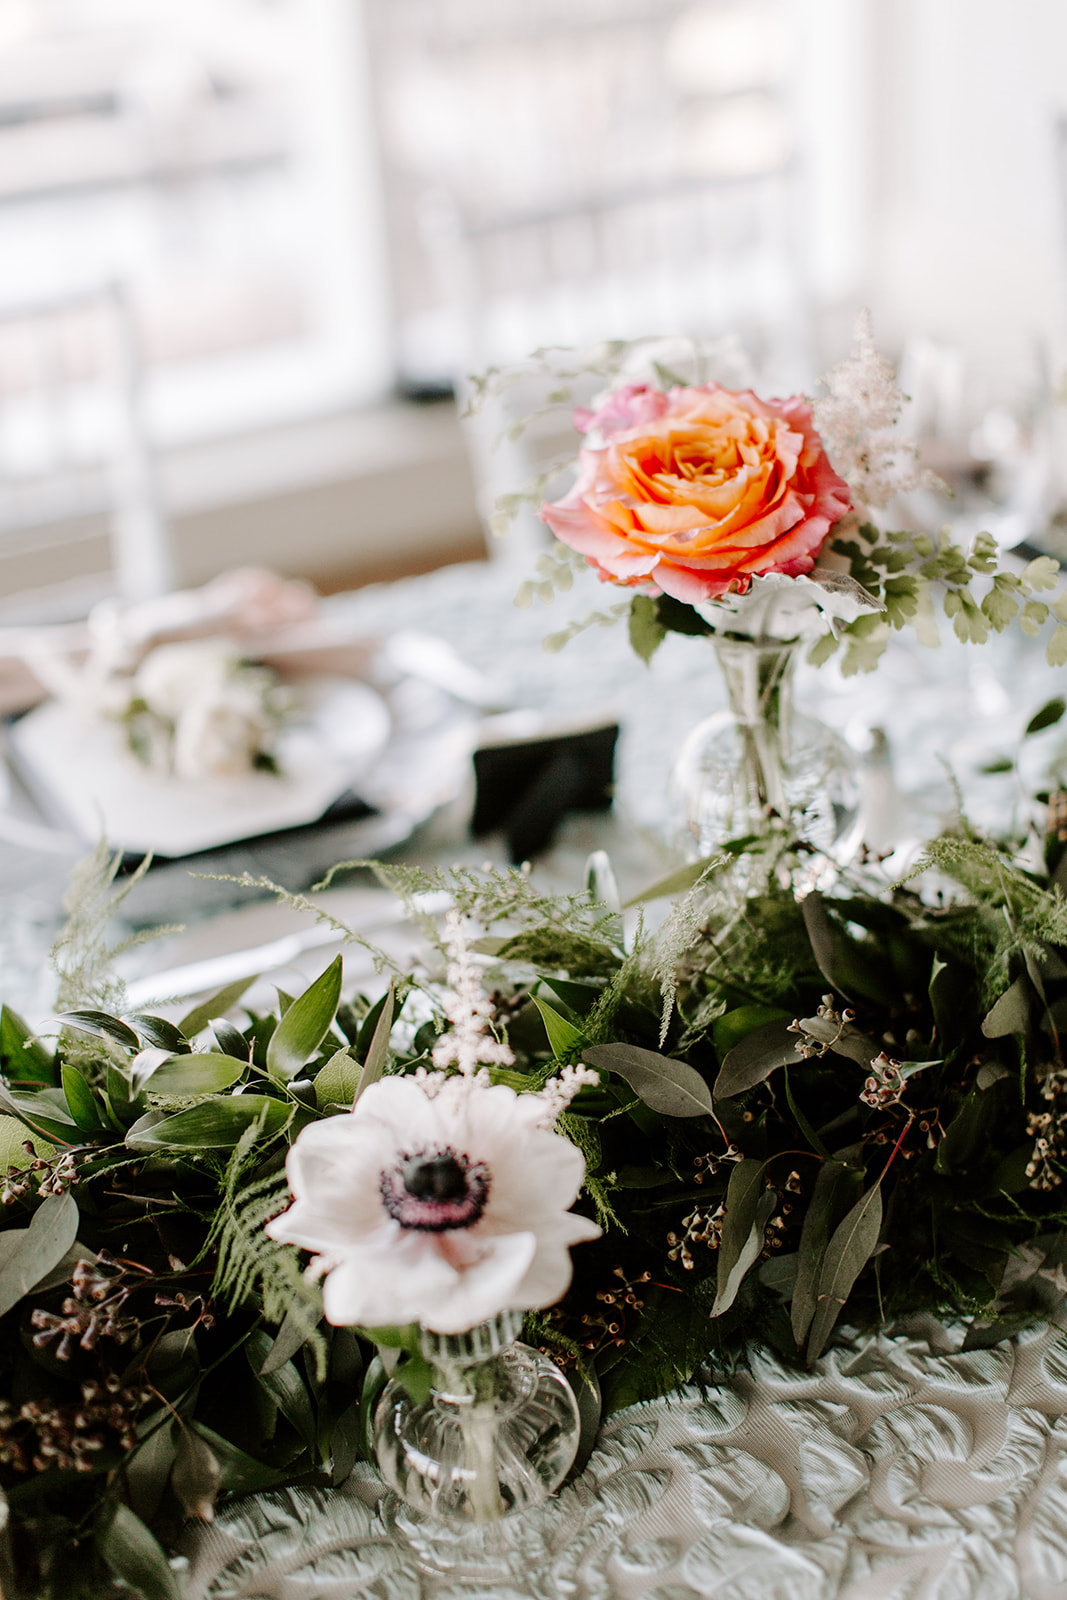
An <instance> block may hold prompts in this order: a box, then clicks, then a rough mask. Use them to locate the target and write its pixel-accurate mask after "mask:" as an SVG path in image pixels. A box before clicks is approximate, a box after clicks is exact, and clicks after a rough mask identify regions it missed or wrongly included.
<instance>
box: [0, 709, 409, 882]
mask: <svg viewBox="0 0 1067 1600" xmlns="http://www.w3.org/2000/svg"><path fill="white" fill-rule="evenodd" d="M296 687H297V692H298V695H299V699H300V705H301V712H300V717H299V721H296V722H294V723H293V724H292V725H291V726H289V727H287V728H286V729H285V730H284V731H283V733H282V735H281V737H280V739H279V741H278V747H277V755H278V761H279V765H280V767H281V771H280V773H278V774H277V775H275V774H273V773H269V772H250V773H248V774H247V776H244V777H240V778H226V779H222V778H217V779H202V780H197V781H195V782H191V781H181V780H178V779H176V778H173V777H169V776H167V775H165V774H162V773H157V772H151V771H149V770H148V769H147V768H146V767H144V766H143V765H142V764H141V763H140V762H139V761H138V760H137V758H136V756H134V755H133V754H132V753H131V752H130V751H129V749H128V748H127V746H126V742H125V739H124V738H123V734H122V731H121V729H120V728H119V727H118V725H117V724H115V723H113V722H109V721H105V720H104V719H102V718H96V717H88V716H86V715H85V713H84V712H82V711H79V710H77V709H75V708H74V707H72V706H70V705H66V704H64V703H62V702H60V701H56V700H52V701H47V702H46V703H45V704H44V705H41V706H38V707H37V709H36V710H35V711H31V712H30V713H29V714H28V715H27V716H25V717H23V718H22V719H21V720H20V721H18V722H16V723H15V724H14V725H13V727H12V729H11V746H12V751H13V754H14V756H15V759H16V761H17V763H18V767H19V770H20V772H21V773H22V775H23V776H24V777H25V779H26V781H27V783H28V784H29V786H30V787H31V789H32V790H33V792H34V793H35V795H36V797H37V799H38V801H39V802H40V804H41V805H42V807H43V809H44V810H45V812H46V814H48V815H49V816H51V817H53V818H55V820H56V821H57V822H59V823H60V824H62V825H63V826H66V827H69V828H71V829H72V830H73V831H74V832H75V833H76V834H78V835H79V836H80V837H81V838H82V839H83V840H85V841H86V843H93V842H94V841H95V840H97V839H98V838H99V837H100V836H101V834H104V835H105V836H106V837H107V839H108V840H109V842H110V843H111V844H112V845H113V846H114V847H116V848H118V849H121V850H127V851H130V852H131V853H140V852H145V851H152V852H153V853H155V854H156V855H164V856H184V855H191V854H192V853H193V852H195V851H197V850H210V849H212V848H214V847H215V846H218V845H224V844H232V843H234V842H236V841H237V840H240V839H251V838H256V837H258V836H260V835H262V834H267V833H274V832H277V831H278V830H280V829H284V828H294V827H299V826H300V825H301V824H303V823H309V822H315V821H317V820H318V818H319V817H321V816H322V814H323V812H324V811H325V810H326V809H327V808H328V807H329V806H330V805H332V804H333V802H334V801H335V800H337V799H338V798H339V797H340V796H341V795H342V794H344V793H345V791H346V790H348V789H351V788H355V789H356V791H357V792H358V790H359V785H360V782H361V780H362V779H363V778H364V777H365V776H366V775H367V774H368V773H369V772H370V769H371V767H372V766H373V764H374V762H375V761H376V760H377V758H378V757H379V756H380V755H381V753H382V751H383V750H384V748H385V746H386V744H387V742H388V739H389V728H390V719H389V713H388V711H387V709H386V707H385V704H384V702H383V701H382V699H381V697H380V696H379V695H377V694H375V692H374V691H373V689H369V688H367V686H366V685H365V684H362V683H357V682H355V681H353V680H352V679H345V678H313V679H305V680H302V681H300V682H299V684H298V685H297V686H296Z"/></svg>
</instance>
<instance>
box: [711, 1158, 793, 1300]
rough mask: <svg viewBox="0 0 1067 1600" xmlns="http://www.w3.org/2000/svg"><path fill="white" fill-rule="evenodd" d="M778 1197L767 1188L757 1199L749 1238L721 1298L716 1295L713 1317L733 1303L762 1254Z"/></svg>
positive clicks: (743, 1246)
mask: <svg viewBox="0 0 1067 1600" xmlns="http://www.w3.org/2000/svg"><path fill="white" fill-rule="evenodd" d="M776 1198H777V1196H776V1195H775V1193H774V1190H773V1189H765V1190H764V1192H763V1193H762V1194H761V1195H760V1197H759V1199H758V1200H757V1202H756V1214H755V1216H754V1217H753V1219H752V1227H751V1231H750V1232H749V1235H748V1238H747V1239H746V1240H745V1242H744V1244H743V1245H742V1247H741V1250H740V1252H739V1254H738V1256H737V1259H736V1260H735V1262H734V1264H733V1268H732V1269H731V1271H730V1274H729V1276H728V1278H727V1280H726V1284H725V1286H724V1289H723V1292H722V1296H721V1298H720V1296H719V1295H718V1294H716V1296H715V1304H714V1305H713V1306H712V1308H711V1315H712V1316H713V1317H718V1316H721V1315H722V1313H723V1312H724V1311H726V1310H728V1309H729V1307H730V1306H732V1305H733V1303H734V1301H735V1300H736V1298H737V1291H738V1290H739V1289H740V1287H741V1282H742V1279H743V1278H744V1276H745V1274H746V1273H747V1272H748V1270H749V1268H750V1267H751V1266H752V1265H753V1264H754V1262H756V1261H758V1260H759V1257H760V1256H761V1255H762V1253H763V1247H764V1244H765V1239H764V1233H765V1230H766V1227H767V1223H768V1222H769V1221H770V1218H771V1213H772V1212H773V1211H774V1206H775V1201H776Z"/></svg>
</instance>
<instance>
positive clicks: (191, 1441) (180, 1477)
mask: <svg viewBox="0 0 1067 1600" xmlns="http://www.w3.org/2000/svg"><path fill="white" fill-rule="evenodd" d="M221 1477H222V1469H221V1468H220V1466H219V1459H218V1456H217V1455H216V1454H215V1452H214V1450H212V1448H211V1446H210V1445H209V1444H208V1442H207V1440H206V1439H205V1438H203V1436H202V1435H201V1434H199V1433H197V1432H196V1430H195V1429H193V1428H190V1427H188V1426H186V1425H185V1424H183V1425H182V1427H181V1430H180V1432H179V1434H178V1444H177V1449H176V1451H175V1457H174V1468H173V1470H172V1472H171V1475H170V1486H171V1488H172V1489H173V1490H174V1493H175V1495H176V1496H177V1498H178V1503H179V1504H180V1506H181V1508H182V1510H183V1511H184V1513H185V1515H186V1516H187V1517H193V1518H195V1519H196V1520H197V1521H198V1522H214V1520H215V1500H216V1498H217V1496H218V1492H219V1482H220V1479H221Z"/></svg>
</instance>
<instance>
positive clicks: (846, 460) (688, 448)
mask: <svg viewBox="0 0 1067 1600" xmlns="http://www.w3.org/2000/svg"><path fill="white" fill-rule="evenodd" d="M682 343H683V344H684V343H685V342H684V341H683V342H682ZM678 344H679V341H672V342H670V343H669V346H668V347H667V348H666V349H664V348H663V346H664V341H656V340H639V341H636V342H634V343H631V344H627V343H616V344H613V345H611V346H608V347H605V348H603V349H600V350H596V351H592V352H589V353H588V355H582V354H580V353H577V352H573V351H563V352H553V351H548V352H544V353H542V357H541V360H540V366H539V367H538V365H537V363H534V364H533V365H532V368H531V370H535V371H537V370H539V371H541V372H542V374H543V375H544V376H546V377H550V378H552V379H553V389H552V396H551V402H550V408H559V407H562V406H565V405H567V404H568V403H571V400H572V396H573V394H574V392H575V387H576V385H577V384H578V382H579V381H581V380H583V379H584V380H586V381H589V380H591V379H593V378H595V377H596V376H600V377H601V378H606V379H607V380H608V383H607V387H606V389H605V390H603V391H602V393H601V394H600V396H599V397H598V398H597V399H596V400H595V401H594V403H593V404H592V405H591V406H578V407H577V408H576V409H575V410H574V412H573V419H574V425H575V427H576V428H577V430H578V431H579V432H580V433H581V434H582V435H583V444H582V446H581V448H580V449H579V452H578V459H577V464H576V476H575V479H574V482H573V484H572V486H571V488H570V489H569V491H568V492H567V493H566V494H565V495H564V496H563V497H562V498H561V499H559V500H556V501H552V502H548V503H544V502H543V496H544V491H545V488H546V487H547V486H548V485H549V484H552V483H553V482H555V481H557V480H558V479H559V477H560V476H561V473H563V472H566V471H567V470H568V468H569V467H571V466H573V463H571V462H570V460H569V458H563V459H562V460H556V461H553V462H552V463H550V465H549V467H548V468H547V469H546V470H545V471H544V472H543V473H541V474H540V475H539V476H538V477H537V478H535V479H534V480H533V482H532V483H531V484H529V485H528V486H527V487H526V488H525V489H521V490H518V491H517V492H516V493H514V494H512V495H508V496H505V497H504V498H503V499H502V500H501V502H500V505H499V510H498V513H497V516H496V518H495V519H494V531H496V532H497V533H501V534H502V533H504V532H506V530H507V527H508V524H509V522H510V519H511V518H512V517H513V516H514V515H515V514H516V513H517V512H518V510H519V509H520V507H521V506H522V505H523V503H524V502H530V503H532V504H534V505H537V506H539V508H540V514H541V516H542V518H543V520H544V521H545V522H546V523H547V524H548V525H549V527H550V528H551V529H552V531H553V533H554V534H555V535H556V536H557V538H558V539H559V540H560V541H562V543H563V544H564V545H565V546H567V547H568V548H569V549H570V550H572V551H574V552H575V553H576V554H577V555H578V556H579V557H581V558H582V564H588V565H589V566H590V567H592V568H593V570H594V571H595V572H596V574H597V576H598V577H599V578H601V579H602V580H603V581H604V582H606V583H609V584H614V585H619V586H622V587H624V588H628V589H632V590H633V591H634V592H633V594H632V596H631V598H630V599H629V601H626V602H622V603H621V604H620V606H619V607H618V608H617V609H616V611H615V612H614V613H611V614H610V615H611V616H615V615H621V614H623V613H626V614H628V617H629V625H630V635H631V639H632V642H633V644H634V647H635V649H636V650H637V651H638V653H639V654H640V655H641V656H642V657H643V658H644V659H645V660H648V659H649V657H650V656H651V654H652V653H653V652H654V650H655V649H656V647H657V646H658V644H659V643H660V642H661V641H662V639H663V637H664V635H665V633H667V632H669V631H674V632H679V633H684V634H714V633H716V632H718V633H727V632H731V631H740V632H745V631H749V632H759V631H760V630H761V628H762V627H763V626H764V621H763V617H764V615H765V614H766V613H767V611H768V610H770V611H771V612H772V613H775V612H776V613H778V616H777V618H776V619H775V631H776V633H777V635H778V636H779V637H787V636H789V635H790V633H792V634H794V635H795V634H797V633H798V632H799V633H802V634H803V633H806V634H807V635H808V637H809V638H811V637H812V636H814V642H813V644H812V648H811V651H810V655H811V659H812V660H813V661H814V662H815V663H816V664H821V663H822V662H824V661H826V660H828V659H829V658H830V657H831V656H832V655H833V654H834V653H835V652H836V651H837V650H838V649H839V648H840V647H841V646H842V645H843V646H844V648H843V652H842V658H841V661H842V670H843V671H844V672H845V673H846V674H850V673H854V672H858V671H869V670H870V669H871V668H872V667H874V666H875V665H876V663H877V661H878V659H879V657H880V656H881V655H882V653H883V652H884V650H885V648H886V645H887V643H888V640H889V637H890V635H891V632H892V631H893V630H899V629H902V628H905V627H907V626H909V625H910V626H914V627H915V628H916V630H917V632H918V635H919V637H920V639H921V640H922V641H923V642H926V643H930V642H934V641H935V640H936V632H935V631H934V629H933V628H932V622H933V609H934V607H935V605H936V604H938V603H939V604H940V607H941V609H942V611H943V614H944V616H945V617H946V618H948V619H949V620H950V622H951V624H952V627H953V630H954V632H955V633H956V635H957V636H958V637H959V638H960V639H961V640H963V641H965V642H968V643H982V642H984V641H985V640H986V639H987V638H988V637H989V634H990V633H993V632H1000V631H1002V630H1003V629H1005V628H1006V627H1008V626H1009V625H1011V624H1012V623H1013V622H1014V623H1017V624H1018V626H1019V627H1021V628H1022V630H1023V632H1025V633H1027V634H1030V635H1031V636H1034V637H1036V636H1037V635H1038V634H1040V633H1041V632H1042V631H1043V630H1044V629H1045V628H1046V626H1047V625H1051V632H1050V634H1049V637H1048V641H1047V649H1046V654H1047V659H1048V661H1049V664H1050V665H1053V666H1061V665H1063V664H1065V663H1067V592H1064V591H1063V590H1060V591H1059V592H1058V593H1057V594H1056V596H1055V597H1054V599H1053V601H1052V602H1051V603H1047V602H1046V601H1044V600H1037V599H1035V598H1034V595H1035V594H1036V593H1038V592H1040V591H1043V590H1050V589H1053V588H1055V587H1056V581H1057V579H1056V575H1057V572H1058V568H1059V563H1058V562H1057V561H1055V560H1054V559H1052V558H1051V557H1046V556H1038V557H1036V558H1034V559H1032V560H1030V561H1028V562H1026V563H1025V564H1019V563H1016V564H1012V563H1002V562H1001V560H1000V553H999V552H998V549H997V546H996V542H995V540H993V539H992V538H991V537H990V536H989V535H988V534H979V535H978V536H977V538H976V539H975V540H974V541H973V543H972V545H971V547H970V548H969V549H964V548H962V547H961V546H959V545H958V544H956V543H955V542H954V541H953V538H952V532H951V528H950V527H948V526H946V527H945V528H944V529H943V530H942V531H941V532H940V533H939V534H937V535H928V534H926V533H923V532H915V531H912V530H910V529H908V528H903V529H902V528H900V527H899V526H897V527H894V525H893V519H894V517H896V516H900V517H901V518H902V519H904V520H908V519H907V503H906V497H907V496H908V495H909V494H911V493H912V492H913V491H914V490H916V489H919V488H927V489H937V488H939V487H943V486H941V485H939V482H938V480H937V479H936V478H935V477H933V475H932V474H930V473H928V472H925V471H923V470H922V469H921V468H920V466H919V464H918V453H917V449H916V446H915V444H914V442H913V441H911V440H909V439H908V438H907V437H906V435H904V433H903V432H902V430H901V413H902V410H903V406H904V401H905V396H904V395H903V393H902V392H901V390H900V389H899V387H898V386H897V384H896V381H895V379H894V375H893V369H892V367H891V366H890V364H889V363H888V362H887V361H886V360H885V358H884V357H883V356H882V355H881V354H880V352H879V351H878V348H877V346H876V344H875V342H874V338H873V335H872V331H871V323H870V317H869V315H868V313H866V312H862V313H860V315H859V316H858V317H857V320H856V328H855V334H854V344H853V349H852V352H851V354H850V355H849V357H848V358H847V359H846V360H845V361H843V362H842V363H841V364H840V365H839V366H837V367H835V368H834V369H833V370H832V371H831V372H829V373H828V374H827V375H826V377H825V378H824V379H823V380H822V382H821V385H820V388H821V390H822V393H821V394H820V396H819V397H817V398H816V399H814V400H807V399H805V398H804V397H802V396H800V395H794V396H791V397H789V398H788V399H766V398H761V397H759V396H757V395H756V394H754V393H752V392H751V390H747V391H744V390H737V391H732V390H730V389H727V388H724V387H722V386H721V385H720V384H718V383H716V382H714V381H702V382H695V381H690V380H687V379H686V378H684V377H683V376H681V375H679V374H677V373H675V372H673V371H672V370H671V368H670V367H669V366H668V365H666V364H665V361H667V360H673V361H676V362H678V363H679V364H682V363H684V362H685V361H688V363H689V365H690V366H694V365H699V366H701V367H704V366H707V365H708V358H707V356H706V355H705V353H704V352H703V351H702V350H701V348H700V347H699V345H697V344H693V345H692V346H691V348H690V349H688V350H685V349H682V350H678V349H677V348H676V346H678ZM714 361H715V354H714V352H713V353H712V356H711V364H712V365H714ZM635 370H637V371H640V372H641V373H642V374H645V373H647V376H644V375H643V376H642V377H641V378H640V380H639V381H635V380H634V376H633V373H634V371H635ZM526 373H527V369H526V368H523V369H521V370H520V369H515V371H513V372H507V373H498V372H492V373H490V374H488V375H487V376H486V378H485V379H484V380H483V385H482V387H483V389H484V390H485V391H492V390H494V389H502V388H504V387H506V386H507V385H508V384H509V383H510V382H513V381H515V380H516V379H517V378H518V377H521V376H525V375H526ZM516 427H517V428H519V429H521V427H522V423H519V424H516ZM572 576H573V566H572V564H571V562H570V561H569V560H568V559H566V557H565V555H564V556H561V555H560V553H559V552H558V551H557V552H556V554H555V557H553V555H551V554H550V555H548V556H547V557H546V558H544V560H543V563H542V565H541V567H540V570H539V577H538V579H536V580H530V581H529V582H528V583H526V584H525V585H524V586H523V588H522V589H521V590H520V593H519V597H518V598H519V603H520V604H523V605H528V604H530V603H531V601H532V600H533V599H534V598H535V597H536V596H540V597H542V598H545V599H547V598H549V597H550V596H551V595H552V593H554V591H555V589H556V587H558V586H560V585H563V586H569V584H570V582H571V579H572ZM772 595H773V596H774V597H775V598H774V600H773V602H771V603H770V604H768V602H769V600H770V597H771V596H772ZM588 620H590V621H602V620H608V618H607V617H605V615H604V614H603V613H596V614H594V616H593V617H592V618H590V619H588ZM582 625H584V624H582ZM572 632H573V629H568V630H564V632H563V633H562V634H560V635H553V636H550V638H549V640H548V641H546V643H547V644H548V645H549V647H551V648H559V647H560V646H561V645H562V644H563V643H565V642H566V639H567V638H568V637H570V636H571V634H572Z"/></svg>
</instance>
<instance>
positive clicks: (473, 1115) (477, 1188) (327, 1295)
mask: <svg viewBox="0 0 1067 1600" xmlns="http://www.w3.org/2000/svg"><path fill="white" fill-rule="evenodd" d="M428 1076H433V1075H428ZM428 1087H429V1085H428V1084H427V1085H424V1084H423V1083H421V1082H419V1081H416V1080H415V1079H413V1078H401V1077H394V1078H385V1079H383V1080H381V1081H380V1082H378V1083H375V1084H372V1085H371V1086H370V1087H369V1088H368V1089H367V1090H365V1092H364V1093H363V1094H362V1095H361V1097H360V1099H359V1101H358V1102H357V1104H356V1106H355V1108H354V1109H353V1110H352V1111H351V1112H349V1113H348V1114H346V1115H342V1116H336V1117H330V1118H328V1119H326V1120H325V1121H322V1122H317V1123H313V1124H311V1125H310V1126H309V1127H307V1128H305V1129H304V1131H303V1132H302V1133H301V1134H300V1136H299V1137H298V1138H297V1140H296V1141H295V1143H294V1145H293V1147H292V1149H291V1151H290V1152H289V1158H288V1161H287V1163H286V1175H287V1177H288V1179H289V1187H290V1189H291V1191H292V1193H293V1196H294V1199H293V1204H292V1205H291V1206H290V1207H289V1209H288V1211H286V1212H284V1213H283V1214H282V1216H280V1217H277V1218H275V1219H274V1221H273V1222H271V1223H269V1224H268V1228H267V1231H268V1233H269V1234H270V1235H271V1237H272V1238H274V1239H279V1240H282V1241H285V1242H287V1243H289V1244H294V1245H299V1246H300V1247H302V1248H303V1249H306V1250H312V1251H314V1252H316V1253H317V1254H318V1257H319V1260H318V1262H317V1263H315V1269H316V1270H317V1271H318V1272H319V1273H325V1282H324V1284H323V1301H324V1306H325V1312H326V1317H327V1320H328V1321H329V1322H331V1323H334V1324H337V1325H342V1326H343V1325H347V1324H352V1323H357V1324H360V1325H362V1326H364V1327H380V1326H384V1325H389V1324H405V1323H409V1322H416V1321H417V1322H421V1323H422V1324H423V1325H424V1326H426V1327H428V1328H433V1329H435V1330H437V1331H438V1332H441V1333H458V1332H463V1331H465V1330H466V1329H468V1328H472V1327H474V1326H475V1325H476V1324H477V1323H479V1322H484V1321H485V1320H486V1319H487V1318H489V1317H492V1316H495V1315H496V1314H497V1313H498V1312H499V1311H502V1310H506V1309H514V1310H527V1309H532V1308H539V1307H542V1306H548V1305H552V1304H553V1303H554V1302H555V1301H556V1300H558V1299H559V1298H560V1296H561V1295H562V1294H564V1293H565V1291H566V1289H567V1288H568V1286H569V1284H570V1281H571V1258H570V1247H571V1246H572V1245H574V1244H578V1243H579V1242H581V1241H582V1240H586V1239H595V1238H597V1237H598V1235H599V1233H600V1229H599V1228H598V1227H597V1226H596V1224H595V1223H593V1222H590V1221H589V1220H588V1218H586V1217H582V1216H577V1215H575V1214H574V1213H572V1212H571V1211H570V1210H569V1207H570V1206H571V1205H572V1204H573V1202H574V1200H575V1199H576V1198H577V1195H578V1191H579V1189H580V1187H581V1184H582V1179H583V1176H584V1172H585V1162H584V1159H583V1157H582V1154H581V1152H580V1151H579V1150H578V1149H577V1148H576V1147H575V1146H574V1145H572V1144H571V1143H570V1142H569V1141H568V1140H566V1139H564V1138H561V1137H560V1136H559V1135H558V1134H555V1133H551V1132H549V1131H547V1130H546V1129H545V1128H544V1127H543V1126H539V1124H540V1123H541V1122H542V1121H543V1119H544V1117H545V1113H546V1106H545V1103H544V1101H543V1100H542V1099H541V1098H540V1096H538V1095H532V1094H530V1095H525V1094H516V1093H515V1091H514V1090H512V1089H509V1088H506V1087H505V1086H503V1085H500V1084H498V1085H495V1086H491V1085H488V1084H486V1083H485V1082H484V1081H483V1080H481V1078H480V1076H479V1078H470V1077H462V1076H453V1077H449V1078H443V1077H440V1076H438V1078H437V1081H436V1083H435V1084H434V1089H435V1092H434V1093H433V1094H430V1093H427V1088H428Z"/></svg>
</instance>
